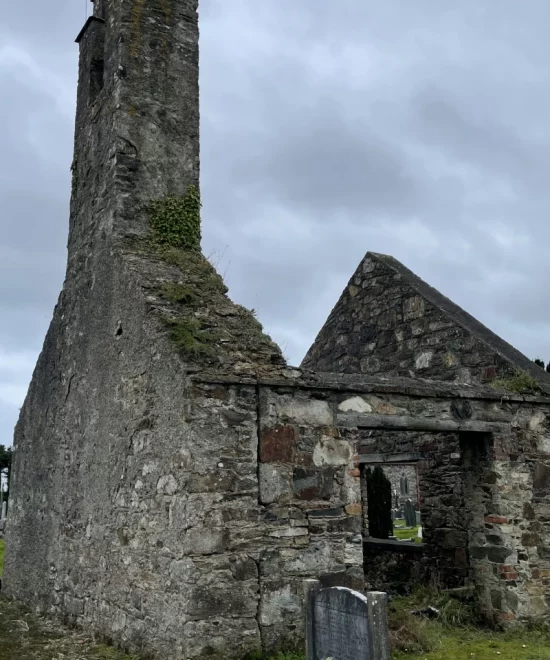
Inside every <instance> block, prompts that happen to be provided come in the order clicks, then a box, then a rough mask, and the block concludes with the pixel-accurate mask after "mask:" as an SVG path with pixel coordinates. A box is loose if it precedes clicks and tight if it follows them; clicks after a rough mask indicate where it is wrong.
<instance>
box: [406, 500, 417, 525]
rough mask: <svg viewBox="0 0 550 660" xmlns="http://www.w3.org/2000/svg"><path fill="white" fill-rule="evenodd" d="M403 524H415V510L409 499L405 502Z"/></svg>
mask: <svg viewBox="0 0 550 660" xmlns="http://www.w3.org/2000/svg"><path fill="white" fill-rule="evenodd" d="M405 524H406V525H407V527H415V526H416V511H415V510H414V506H413V503H412V502H411V500H407V501H406V502H405Z"/></svg>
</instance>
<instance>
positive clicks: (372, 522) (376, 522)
mask: <svg viewBox="0 0 550 660" xmlns="http://www.w3.org/2000/svg"><path fill="white" fill-rule="evenodd" d="M366 479H367V512H368V517H369V535H370V536H372V537H374V538H375V539H387V538H388V537H389V536H391V535H392V534H393V520H392V513H391V502H392V498H391V482H390V480H389V479H388V478H387V477H386V475H385V474H384V470H382V468H381V467H380V466H379V465H377V466H376V467H375V468H374V470H371V468H367V472H366Z"/></svg>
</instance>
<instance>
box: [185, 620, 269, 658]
mask: <svg viewBox="0 0 550 660" xmlns="http://www.w3.org/2000/svg"><path fill="white" fill-rule="evenodd" d="M183 634H184V637H185V639H186V649H187V653H186V657H187V658H189V659H192V658H204V657H208V656H214V657H216V656H217V657H227V656H236V657H244V656H246V655H247V654H260V653H261V650H262V641H261V637H260V629H259V627H258V623H257V622H256V619H254V618H250V619H232V618H226V619H224V618H220V617H217V618H214V619H208V620H206V621H189V622H188V623H186V624H185V626H184V628H183Z"/></svg>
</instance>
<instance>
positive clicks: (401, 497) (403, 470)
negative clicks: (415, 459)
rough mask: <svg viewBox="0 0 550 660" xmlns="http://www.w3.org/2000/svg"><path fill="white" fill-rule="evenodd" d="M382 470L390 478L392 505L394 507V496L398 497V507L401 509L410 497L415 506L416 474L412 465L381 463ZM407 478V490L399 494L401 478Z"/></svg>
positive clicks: (416, 492) (416, 496)
mask: <svg viewBox="0 0 550 660" xmlns="http://www.w3.org/2000/svg"><path fill="white" fill-rule="evenodd" d="M382 470H383V471H384V474H385V475H386V477H387V478H388V479H389V480H390V483H391V489H392V507H393V508H395V498H396V497H397V498H398V503H399V508H400V509H403V506H404V504H405V501H406V500H407V499H410V500H411V502H412V503H413V505H414V506H415V507H416V506H417V503H418V488H417V480H418V475H417V473H416V468H415V467H414V466H413V465H382ZM403 477H405V478H406V479H407V485H408V492H407V493H406V494H401V479H402V478H403Z"/></svg>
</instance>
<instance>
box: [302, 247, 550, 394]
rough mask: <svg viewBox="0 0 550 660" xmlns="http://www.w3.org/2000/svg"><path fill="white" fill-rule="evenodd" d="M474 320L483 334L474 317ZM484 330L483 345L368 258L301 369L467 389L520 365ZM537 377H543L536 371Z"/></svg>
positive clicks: (384, 265)
mask: <svg viewBox="0 0 550 660" xmlns="http://www.w3.org/2000/svg"><path fill="white" fill-rule="evenodd" d="M422 284H423V286H425V287H426V288H428V287H427V285H425V284H424V283H422ZM436 293H437V292H436ZM438 295H439V296H440V294H438ZM440 297H441V298H442V296H440ZM448 302H449V303H450V301H448ZM450 304H452V303H450ZM463 315H464V313H463ZM472 322H473V323H476V327H477V326H480V327H481V328H482V326H481V324H477V322H475V320H474V319H472ZM481 332H482V333H483V332H484V333H486V335H487V337H488V339H487V341H483V340H481V339H480V338H479V337H477V336H476V335H475V334H473V333H472V332H470V331H469V330H467V329H466V327H465V326H463V325H461V324H459V323H458V322H457V321H455V320H453V318H452V317H451V316H450V315H449V314H447V313H445V312H444V311H442V310H441V309H440V308H439V307H437V306H436V305H435V304H432V303H431V302H429V300H428V299H427V298H426V297H424V296H423V295H422V294H421V293H420V292H419V290H418V289H416V288H414V287H413V286H412V285H411V283H410V281H409V280H408V279H407V277H405V276H404V275H403V274H402V273H401V272H399V271H397V270H395V269H393V268H391V267H389V266H388V265H387V263H386V261H385V260H384V259H383V258H379V257H378V256H377V255H370V254H368V255H367V256H366V257H365V259H364V260H363V262H362V263H361V264H360V266H359V268H358V269H357V271H356V273H355V274H354V275H353V277H352V278H351V280H350V283H349V285H348V286H347V288H346V289H345V291H344V293H343V294H342V297H341V298H340V300H339V301H338V303H337V304H336V306H335V307H334V309H333V310H332V312H331V314H330V316H329V318H328V320H327V322H326V323H325V325H324V326H323V328H322V330H321V331H320V333H319V335H318V336H317V338H316V340H315V342H314V344H313V345H312V347H311V348H310V350H309V351H308V353H307V355H306V357H305V358H304V360H303V363H302V366H303V367H304V368H307V369H315V370H317V371H324V372H336V373H346V374H353V373H357V374H359V373H363V374H381V375H383V376H386V377H391V376H418V377H420V378H434V379H437V380H451V381H456V382H464V383H470V382H472V383H481V382H487V381H491V380H494V379H495V378H496V377H497V376H498V377H502V376H506V375H509V374H510V373H513V371H514V369H515V368H516V366H517V365H516V364H515V363H513V362H512V361H510V359H509V358H508V357H505V355H504V353H503V352H502V351H499V350H496V349H495V347H494V346H493V345H492V344H491V342H492V341H493V336H492V333H490V331H488V330H486V329H485V328H482V330H481ZM496 339H498V338H496ZM499 341H500V344H503V345H504V342H502V340H499ZM500 344H499V346H500ZM507 348H508V349H509V350H510V351H511V352H513V355H514V357H515V358H517V359H518V360H520V361H521V358H523V361H524V362H525V363H526V366H525V365H524V364H523V361H522V367H524V368H526V369H533V370H535V367H536V365H532V364H530V363H529V360H526V359H525V357H524V356H520V354H519V353H518V352H517V351H515V349H513V348H512V347H507ZM534 373H535V375H536V376H537V377H540V378H541V379H543V380H544V379H547V376H546V374H545V372H544V370H542V369H540V368H538V367H537V368H536V370H535V372H534Z"/></svg>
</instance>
